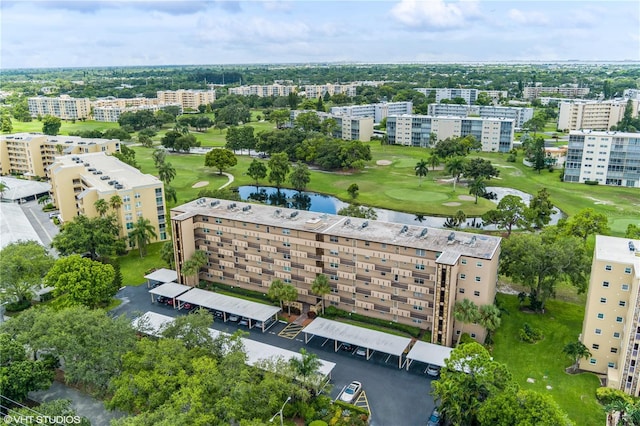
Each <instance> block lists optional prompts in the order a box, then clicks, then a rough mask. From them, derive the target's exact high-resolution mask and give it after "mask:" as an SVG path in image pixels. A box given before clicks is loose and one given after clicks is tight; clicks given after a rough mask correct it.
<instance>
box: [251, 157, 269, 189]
mask: <svg viewBox="0 0 640 426" xmlns="http://www.w3.org/2000/svg"><path fill="white" fill-rule="evenodd" d="M247 175H249V176H250V177H251V179H253V180H255V182H256V186H258V185H259V184H260V179H264V178H266V177H267V166H265V165H264V163H263V162H262V161H259V160H257V159H255V158H254V159H253V161H252V162H251V164H250V165H249V169H248V170H247Z"/></svg>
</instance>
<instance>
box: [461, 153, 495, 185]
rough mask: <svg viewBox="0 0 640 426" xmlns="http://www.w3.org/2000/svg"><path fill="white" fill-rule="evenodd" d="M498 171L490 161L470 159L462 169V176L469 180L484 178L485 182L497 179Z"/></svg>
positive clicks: (477, 158)
mask: <svg viewBox="0 0 640 426" xmlns="http://www.w3.org/2000/svg"><path fill="white" fill-rule="evenodd" d="M499 175H500V170H498V169H497V168H495V167H494V166H493V164H492V163H491V161H490V160H485V159H483V158H479V157H476V158H470V159H468V160H467V162H466V164H465V169H464V176H465V177H466V178H470V179H477V178H480V177H481V178H484V179H486V180H489V179H491V178H492V177H498V176H499Z"/></svg>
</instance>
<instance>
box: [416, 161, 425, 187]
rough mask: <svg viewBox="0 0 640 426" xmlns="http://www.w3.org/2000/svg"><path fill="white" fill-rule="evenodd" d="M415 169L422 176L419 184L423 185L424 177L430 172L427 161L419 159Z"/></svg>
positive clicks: (417, 174)
mask: <svg viewBox="0 0 640 426" xmlns="http://www.w3.org/2000/svg"><path fill="white" fill-rule="evenodd" d="M414 170H415V171H416V176H418V177H419V178H420V184H419V185H418V186H422V178H423V177H425V176H426V175H427V173H428V172H429V166H428V164H427V162H426V161H424V160H420V161H418V164H416V166H415V167H414Z"/></svg>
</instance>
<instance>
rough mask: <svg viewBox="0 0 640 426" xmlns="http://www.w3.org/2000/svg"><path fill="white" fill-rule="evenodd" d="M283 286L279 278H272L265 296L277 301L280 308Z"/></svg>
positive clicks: (281, 306)
mask: <svg viewBox="0 0 640 426" xmlns="http://www.w3.org/2000/svg"><path fill="white" fill-rule="evenodd" d="M283 288H284V283H283V282H282V281H280V280H273V281H272V282H271V285H269V291H268V292H267V297H269V299H271V300H273V301H277V302H278V303H279V304H280V309H282V308H283V305H282V302H283V300H284V299H283V298H282V289H283Z"/></svg>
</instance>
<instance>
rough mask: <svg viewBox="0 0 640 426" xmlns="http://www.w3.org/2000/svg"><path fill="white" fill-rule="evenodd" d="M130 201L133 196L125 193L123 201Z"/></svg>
mask: <svg viewBox="0 0 640 426" xmlns="http://www.w3.org/2000/svg"><path fill="white" fill-rule="evenodd" d="M129 201H131V196H129V195H125V196H124V197H122V202H123V203H128V202H129Z"/></svg>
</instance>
